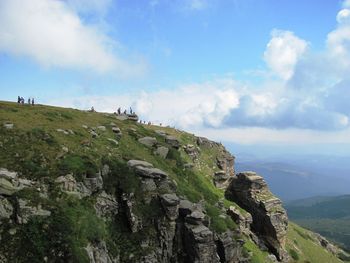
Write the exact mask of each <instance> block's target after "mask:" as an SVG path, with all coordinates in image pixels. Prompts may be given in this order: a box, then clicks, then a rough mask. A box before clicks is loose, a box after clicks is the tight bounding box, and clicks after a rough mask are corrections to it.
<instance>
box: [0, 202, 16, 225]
mask: <svg viewBox="0 0 350 263" xmlns="http://www.w3.org/2000/svg"><path fill="white" fill-rule="evenodd" d="M12 213H13V206H12V205H11V203H10V202H9V201H8V200H7V199H6V198H4V197H1V196H0V223H1V221H2V220H3V219H9V218H10V216H11V215H12Z"/></svg>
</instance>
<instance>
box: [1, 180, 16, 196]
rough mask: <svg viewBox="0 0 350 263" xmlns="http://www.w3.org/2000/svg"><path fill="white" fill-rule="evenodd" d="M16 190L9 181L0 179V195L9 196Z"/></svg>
mask: <svg viewBox="0 0 350 263" xmlns="http://www.w3.org/2000/svg"><path fill="white" fill-rule="evenodd" d="M18 190H19V188H18V187H16V186H14V185H13V183H12V182H11V181H10V180H8V179H5V178H1V177H0V195H7V196H10V195H13V194H14V193H15V192H17V191H18Z"/></svg>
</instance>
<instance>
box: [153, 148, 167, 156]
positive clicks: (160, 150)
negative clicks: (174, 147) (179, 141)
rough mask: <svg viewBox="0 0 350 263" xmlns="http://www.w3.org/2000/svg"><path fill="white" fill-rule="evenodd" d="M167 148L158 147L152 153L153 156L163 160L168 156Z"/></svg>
mask: <svg viewBox="0 0 350 263" xmlns="http://www.w3.org/2000/svg"><path fill="white" fill-rule="evenodd" d="M168 153H169V148H167V147H165V146H159V147H158V148H157V150H156V151H155V152H154V154H156V155H159V156H160V157H162V158H163V159H165V158H166V157H167V156H168Z"/></svg>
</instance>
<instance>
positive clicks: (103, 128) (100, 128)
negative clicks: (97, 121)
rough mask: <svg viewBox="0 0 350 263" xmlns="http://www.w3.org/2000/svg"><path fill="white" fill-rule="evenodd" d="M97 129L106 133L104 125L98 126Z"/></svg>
mask: <svg viewBox="0 0 350 263" xmlns="http://www.w3.org/2000/svg"><path fill="white" fill-rule="evenodd" d="M97 129H99V130H100V131H106V127H105V126H103V125H101V126H97Z"/></svg>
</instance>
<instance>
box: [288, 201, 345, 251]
mask: <svg viewBox="0 0 350 263" xmlns="http://www.w3.org/2000/svg"><path fill="white" fill-rule="evenodd" d="M285 208H286V209H287V212H288V216H289V219H290V220H292V221H294V222H296V223H298V224H300V225H301V226H303V227H305V228H308V229H310V230H312V231H315V232H318V233H320V234H321V235H323V236H325V237H327V238H328V239H330V240H332V241H335V242H337V243H338V244H340V245H341V246H343V248H345V249H347V250H350V195H342V196H335V197H334V196H333V197H325V196H318V197H312V198H307V199H301V200H296V201H291V202H288V203H287V204H286V205H285Z"/></svg>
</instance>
